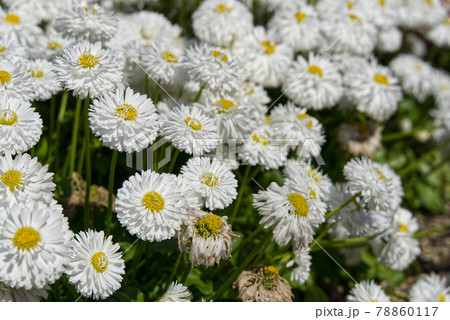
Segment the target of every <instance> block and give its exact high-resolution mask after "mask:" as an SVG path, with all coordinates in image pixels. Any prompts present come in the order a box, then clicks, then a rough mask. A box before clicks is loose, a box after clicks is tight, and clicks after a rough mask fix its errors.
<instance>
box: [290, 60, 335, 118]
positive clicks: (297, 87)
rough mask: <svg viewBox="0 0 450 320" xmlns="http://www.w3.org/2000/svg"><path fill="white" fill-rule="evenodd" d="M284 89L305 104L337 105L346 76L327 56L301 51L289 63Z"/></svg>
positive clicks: (300, 104)
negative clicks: (317, 55) (341, 73)
mask: <svg viewBox="0 0 450 320" xmlns="http://www.w3.org/2000/svg"><path fill="white" fill-rule="evenodd" d="M283 92H285V94H286V96H287V97H288V98H289V99H291V100H292V101H293V102H294V103H296V104H298V105H299V106H301V107H304V108H308V109H313V110H322V109H325V108H331V107H333V106H334V105H336V104H337V103H338V101H339V99H340V98H341V96H342V93H343V89H342V78H341V75H340V74H339V71H338V69H337V66H336V65H335V64H334V63H333V62H331V61H330V60H328V59H327V58H325V57H315V56H314V54H313V53H310V54H309V57H308V59H305V58H303V57H302V56H301V55H299V56H298V57H297V60H296V61H294V63H293V64H292V65H291V66H290V67H289V69H288V72H287V73H286V75H285V77H284V81H283Z"/></svg>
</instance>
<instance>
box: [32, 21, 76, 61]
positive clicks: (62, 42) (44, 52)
mask: <svg viewBox="0 0 450 320" xmlns="http://www.w3.org/2000/svg"><path fill="white" fill-rule="evenodd" d="M73 44H74V40H73V39H68V38H65V37H63V36H62V35H61V34H60V33H58V32H57V31H56V30H55V29H54V28H53V26H52V25H49V26H48V27H47V28H46V30H45V34H44V37H42V38H41V39H40V41H39V43H37V44H36V45H35V48H36V53H35V54H36V55H37V56H38V57H39V58H45V59H48V60H53V58H54V57H56V56H59V55H61V54H62V53H63V52H64V50H65V49H67V48H70V47H71V46H73Z"/></svg>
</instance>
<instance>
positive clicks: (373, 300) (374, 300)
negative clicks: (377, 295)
mask: <svg viewBox="0 0 450 320" xmlns="http://www.w3.org/2000/svg"><path fill="white" fill-rule="evenodd" d="M370 302H378V300H376V299H372V300H370Z"/></svg>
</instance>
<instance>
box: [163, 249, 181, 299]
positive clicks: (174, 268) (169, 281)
mask: <svg viewBox="0 0 450 320" xmlns="http://www.w3.org/2000/svg"><path fill="white" fill-rule="evenodd" d="M181 258H183V252H181V251H180V252H179V253H178V256H177V260H176V261H175V264H174V266H173V268H172V272H170V276H169V280H168V281H167V285H166V289H165V291H167V288H169V286H170V284H171V283H172V280H173V278H174V277H175V274H176V273H177V271H178V268H179V267H180V263H181Z"/></svg>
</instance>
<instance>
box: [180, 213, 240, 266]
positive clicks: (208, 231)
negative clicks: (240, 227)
mask: <svg viewBox="0 0 450 320" xmlns="http://www.w3.org/2000/svg"><path fill="white" fill-rule="evenodd" d="M227 219H228V217H226V216H224V217H220V216H218V215H215V214H213V213H210V212H205V211H202V210H195V209H193V210H189V213H188V217H187V219H186V220H185V226H184V227H182V229H181V231H180V233H179V234H178V243H179V246H180V250H181V251H182V252H185V251H188V252H189V254H190V261H191V264H192V265H193V266H199V265H203V266H205V267H206V268H208V267H211V266H213V265H214V264H217V265H219V263H220V260H222V259H228V258H230V257H231V246H232V242H233V240H234V239H236V238H239V236H238V235H236V234H234V233H233V231H232V230H231V225H229V224H228V223H227Z"/></svg>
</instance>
